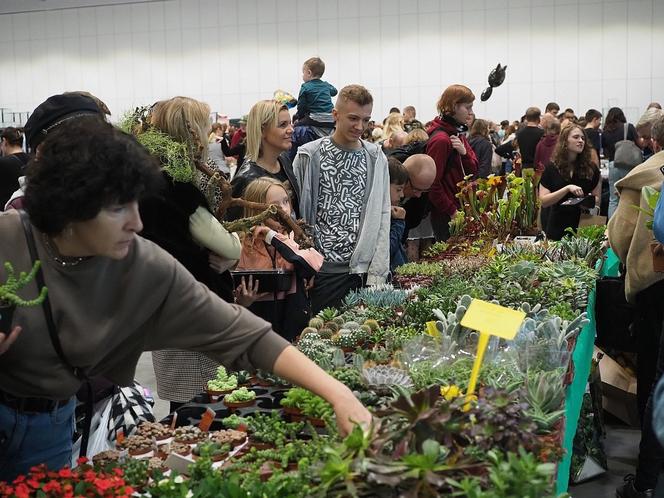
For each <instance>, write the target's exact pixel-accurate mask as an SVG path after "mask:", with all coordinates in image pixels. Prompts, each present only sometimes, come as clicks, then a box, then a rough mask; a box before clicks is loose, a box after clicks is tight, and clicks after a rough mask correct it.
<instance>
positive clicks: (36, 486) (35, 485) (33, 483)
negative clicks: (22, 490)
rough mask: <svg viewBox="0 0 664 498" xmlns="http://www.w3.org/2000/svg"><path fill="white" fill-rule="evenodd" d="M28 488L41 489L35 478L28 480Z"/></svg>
mask: <svg viewBox="0 0 664 498" xmlns="http://www.w3.org/2000/svg"><path fill="white" fill-rule="evenodd" d="M27 483H28V486H30V487H31V488H32V489H39V482H38V481H37V480H36V479H35V478H34V477H33V478H31V479H28V480H27Z"/></svg>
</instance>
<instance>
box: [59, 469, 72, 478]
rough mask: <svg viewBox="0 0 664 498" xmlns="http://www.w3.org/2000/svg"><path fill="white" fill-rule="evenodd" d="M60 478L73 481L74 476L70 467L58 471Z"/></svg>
mask: <svg viewBox="0 0 664 498" xmlns="http://www.w3.org/2000/svg"><path fill="white" fill-rule="evenodd" d="M58 477H61V478H62V479H71V478H72V477H74V474H73V473H72V471H71V469H70V468H69V467H65V468H64V469H60V470H59V471H58Z"/></svg>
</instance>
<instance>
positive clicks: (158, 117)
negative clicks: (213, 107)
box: [150, 97, 210, 166]
mask: <svg viewBox="0 0 664 498" xmlns="http://www.w3.org/2000/svg"><path fill="white" fill-rule="evenodd" d="M150 124H151V125H152V126H154V127H155V128H157V129H158V130H160V131H163V132H164V133H166V134H167V135H169V136H170V137H171V138H173V139H174V140H176V141H177V142H180V143H185V144H189V145H190V146H191V147H192V153H198V150H194V139H196V140H197V141H198V143H199V144H202V145H205V144H206V143H207V141H208V130H209V129H210V106H209V105H207V104H206V103H205V102H200V101H198V100H195V99H192V98H189V97H173V98H172V99H168V100H161V101H159V102H157V103H156V104H155V105H154V106H152V110H151V111H150ZM192 130H193V134H194V136H192ZM201 152H202V155H203V157H202V158H201V159H202V161H203V162H205V161H207V152H208V151H207V147H203V148H202V151H201ZM192 166H193V165H192Z"/></svg>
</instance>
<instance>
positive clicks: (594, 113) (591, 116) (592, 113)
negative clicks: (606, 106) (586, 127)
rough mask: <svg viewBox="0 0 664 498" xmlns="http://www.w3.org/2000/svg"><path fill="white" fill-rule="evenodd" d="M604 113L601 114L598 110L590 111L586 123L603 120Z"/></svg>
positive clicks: (586, 116)
mask: <svg viewBox="0 0 664 498" xmlns="http://www.w3.org/2000/svg"><path fill="white" fill-rule="evenodd" d="M601 117H602V113H601V112H599V111H598V110H597V109H588V112H586V115H585V118H586V123H590V122H591V121H592V120H593V119H597V118H601Z"/></svg>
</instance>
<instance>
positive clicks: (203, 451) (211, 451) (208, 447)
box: [192, 441, 231, 462]
mask: <svg viewBox="0 0 664 498" xmlns="http://www.w3.org/2000/svg"><path fill="white" fill-rule="evenodd" d="M230 451H231V445H230V444H229V443H225V444H222V443H218V442H215V441H203V442H202V443H198V444H197V445H196V446H195V447H194V449H193V450H192V454H193V456H194V459H198V458H204V457H207V458H210V460H212V461H213V462H219V461H221V460H223V459H224V458H225V457H226V456H227V455H228V453H229V452H230Z"/></svg>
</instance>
